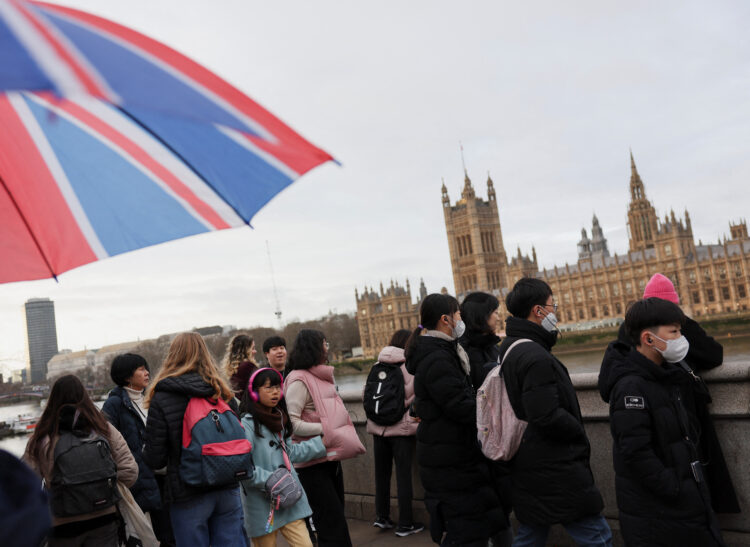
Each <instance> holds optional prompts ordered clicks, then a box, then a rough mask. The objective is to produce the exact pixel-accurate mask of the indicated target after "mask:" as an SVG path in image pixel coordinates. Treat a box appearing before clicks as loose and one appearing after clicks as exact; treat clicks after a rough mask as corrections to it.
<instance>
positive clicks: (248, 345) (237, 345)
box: [223, 334, 257, 378]
mask: <svg viewBox="0 0 750 547" xmlns="http://www.w3.org/2000/svg"><path fill="white" fill-rule="evenodd" d="M243 361H250V362H251V363H253V364H254V365H256V366H257V363H256V362H255V359H253V339H252V337H251V336H248V335H247V334H238V335H236V336H233V337H232V339H231V340H230V341H229V344H227V351H226V353H225V354H224V367H223V368H224V374H225V375H226V377H227V378H231V377H232V375H233V374H234V373H235V372H237V367H239V366H240V363H242V362H243Z"/></svg>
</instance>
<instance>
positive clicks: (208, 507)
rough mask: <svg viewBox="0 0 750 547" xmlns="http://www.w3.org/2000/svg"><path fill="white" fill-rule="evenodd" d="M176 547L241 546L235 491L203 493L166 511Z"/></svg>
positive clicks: (242, 534) (244, 542) (239, 506)
mask: <svg viewBox="0 0 750 547" xmlns="http://www.w3.org/2000/svg"><path fill="white" fill-rule="evenodd" d="M169 516H170V518H171V520H172V529H173V530H174V538H175V541H176V542H177V546H178V547H182V546H185V547H203V546H205V547H208V546H209V545H216V546H218V545H221V546H222V547H225V546H226V547H245V546H246V545H247V540H246V538H245V531H244V530H243V528H242V524H243V514H242V504H241V502H240V490H239V488H228V489H225V490H214V491H213V492H206V493H205V494H201V495H200V496H198V497H196V498H193V499H191V500H188V501H182V502H177V503H174V504H172V506H171V507H170V508H169Z"/></svg>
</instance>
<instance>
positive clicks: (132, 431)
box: [102, 386, 161, 512]
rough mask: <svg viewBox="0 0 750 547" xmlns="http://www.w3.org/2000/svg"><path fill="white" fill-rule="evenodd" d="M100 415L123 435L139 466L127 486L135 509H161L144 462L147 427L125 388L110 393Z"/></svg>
mask: <svg viewBox="0 0 750 547" xmlns="http://www.w3.org/2000/svg"><path fill="white" fill-rule="evenodd" d="M102 412H103V413H104V415H105V416H106V417H107V419H108V420H109V422H110V423H111V424H112V425H113V426H115V429H117V430H118V431H119V432H120V434H122V436H123V438H124V439H125V442H127V443H128V448H130V452H131V453H132V454H133V458H135V461H136V463H137V464H138V480H137V481H136V482H135V484H134V485H133V486H131V487H130V492H131V493H132V494H133V498H135V501H136V503H137V504H138V506H139V507H140V508H141V509H142V510H143V512H148V511H154V510H157V509H161V495H160V494H159V486H158V484H157V483H156V478H155V477H154V472H153V471H152V470H151V468H150V467H149V466H148V465H146V462H145V461H143V443H144V440H145V437H146V424H144V423H143V419H142V418H141V416H140V414H139V411H138V410H137V409H136V408H134V406H133V402H132V401H131V400H130V397H129V396H128V393H127V391H125V388H123V387H120V386H117V387H116V388H114V389H113V390H112V391H110V392H109V397H108V398H107V400H106V401H104V406H103V407H102Z"/></svg>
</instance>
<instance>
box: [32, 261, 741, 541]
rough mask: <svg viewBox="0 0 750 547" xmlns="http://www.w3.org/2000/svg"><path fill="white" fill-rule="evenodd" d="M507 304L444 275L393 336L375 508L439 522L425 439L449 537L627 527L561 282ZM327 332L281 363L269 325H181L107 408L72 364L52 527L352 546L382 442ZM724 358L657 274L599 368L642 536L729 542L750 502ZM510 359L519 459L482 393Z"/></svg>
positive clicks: (54, 467) (375, 396)
mask: <svg viewBox="0 0 750 547" xmlns="http://www.w3.org/2000/svg"><path fill="white" fill-rule="evenodd" d="M505 304H506V308H507V310H508V311H509V313H510V317H508V318H507V319H506V320H505V325H504V330H505V333H504V334H505V336H504V338H503V339H502V340H501V338H500V337H499V336H498V332H499V331H500V330H502V328H503V325H502V320H501V318H500V316H499V306H500V303H499V301H498V300H497V298H496V297H495V296H493V295H491V294H487V293H482V292H476V293H472V294H469V295H468V296H466V297H465V298H464V300H463V302H461V303H460V304H459V302H458V301H457V300H456V299H455V298H453V297H452V296H450V295H447V294H431V295H428V296H427V297H425V298H424V299H423V300H422V302H421V305H420V312H419V313H420V315H419V321H420V324H419V325H418V326H417V327H416V329H415V330H414V331H411V332H410V331H406V330H399V331H396V332H395V333H393V336H392V338H391V340H390V343H389V344H388V345H387V346H386V347H384V348H383V349H382V351H381V352H380V354H379V356H378V363H377V364H376V365H375V367H373V370H372V372H371V373H370V375H369V376H368V379H367V383H366V384H365V387H364V390H363V399H364V408H365V412H366V414H367V429H366V430H367V433H369V434H371V435H372V447H373V459H374V469H375V514H374V515H373V517H374V522H373V526H375V527H378V528H381V529H383V530H392V531H393V532H394V533H395V535H396V536H399V537H405V536H409V535H411V534H415V533H419V532H421V531H422V530H423V529H424V527H425V526H424V524H422V523H420V522H417V521H415V520H414V509H413V500H412V498H413V488H412V466H413V462H414V459H415V456H416V465H417V467H418V470H419V477H420V479H421V483H422V486H423V488H424V505H425V509H426V512H427V514H428V515H429V533H430V535H431V537H432V539H433V540H434V541H435V543H437V544H439V545H444V546H465V547H487V546H493V547H501V546H502V547H506V546H510V545H513V546H517V547H525V546H543V545H545V543H546V541H547V536H548V534H549V530H550V527H551V526H552V525H554V524H560V525H562V526H563V527H564V528H565V530H566V531H567V533H568V534H569V535H570V536H571V538H572V539H573V541H575V543H576V544H578V545H582V546H609V545H612V532H611V530H610V527H609V524H608V522H607V520H606V519H605V518H604V517H603V516H602V510H603V506H604V503H603V499H602V496H601V494H600V492H599V490H598V488H597V486H596V484H595V480H594V476H593V473H592V471H591V466H590V463H589V459H590V454H591V446H590V443H589V439H588V436H587V434H586V430H585V428H584V423H583V418H582V415H581V410H580V407H579V404H578V399H577V396H576V391H575V389H574V386H573V383H572V382H571V378H570V375H569V373H568V370H567V368H566V367H565V365H564V364H563V363H562V362H561V361H560V360H559V359H558V358H557V357H555V355H554V354H553V353H552V348H553V346H554V345H555V343H556V342H557V340H558V338H559V336H560V333H559V331H558V329H557V317H556V311H557V304H556V303H555V300H554V295H553V294H552V290H551V289H550V287H549V286H548V285H547V284H546V283H545V282H544V281H542V280H539V279H533V278H524V279H521V280H519V281H518V282H517V283H516V284H515V286H514V287H513V289H512V290H511V291H510V292H509V293H508V294H507V297H506V300H505ZM328 347H329V345H328V342H327V340H326V337H325V334H324V333H322V332H320V331H316V330H302V331H301V332H300V333H299V334H298V335H297V337H296V339H295V340H294V344H293V345H292V347H291V351H289V352H288V353H287V348H286V342H285V340H284V339H282V338H280V337H277V336H275V337H272V338H269V339H267V340H265V341H264V342H263V346H262V351H263V354H264V356H265V361H266V364H265V365H264V366H261V365H260V364H258V362H257V361H256V348H255V341H254V340H253V339H252V338H251V337H249V336H247V335H242V334H241V335H237V336H235V337H234V338H233V339H232V340H231V341H230V343H229V346H228V348H227V351H226V356H225V358H224V362H223V365H222V366H221V367H219V366H217V364H216V363H215V362H214V360H213V358H212V357H211V355H210V353H209V351H208V349H207V347H206V344H205V342H204V341H203V339H202V337H201V336H200V335H199V334H197V333H183V334H179V335H177V336H176V337H175V338H174V340H173V341H172V343H171V346H170V348H169V351H168V354H167V356H166V357H165V359H164V362H163V363H162V364H161V367H160V369H159V371H158V373H157V374H156V377H155V378H153V379H151V377H150V369H149V364H148V363H147V362H146V361H145V360H144V359H143V357H141V356H139V355H135V354H124V355H120V356H118V357H116V358H115V359H114V360H113V362H112V366H111V377H112V380H113V382H114V383H115V384H116V387H115V388H114V389H113V390H112V391H111V393H110V394H109V398H108V399H107V400H106V402H105V403H104V406H103V408H102V410H101V411H99V410H98V409H97V408H96V406H95V405H94V403H93V402H92V400H91V398H90V397H89V395H88V393H87V391H86V389H85V388H84V386H83V385H82V384H81V382H80V380H79V379H78V378H77V377H75V376H72V375H69V376H63V377H62V378H60V379H58V380H57V381H56V382H55V384H54V385H53V387H52V390H51V392H50V396H49V400H48V402H47V405H46V407H45V409H44V412H43V414H42V417H41V419H40V421H39V424H38V425H37V428H36V430H35V432H34V434H33V435H32V437H31V439H30V441H29V443H28V446H27V449H26V453H25V455H24V460H25V462H26V463H28V464H29V466H30V467H31V468H32V469H33V470H34V471H36V473H37V474H38V475H39V476H41V478H42V479H43V483H44V485H45V486H46V489H47V491H48V497H49V507H50V509H51V514H52V522H51V529H50V532H49V534H48V537H47V541H48V544H49V545H50V546H52V547H55V546H74V545H75V546H78V545H81V546H88V545H92V546H93V545H96V546H109V545H111V546H116V545H120V544H126V543H127V541H128V538H130V539H131V540H135V538H138V540H139V541H140V542H141V544H143V545H150V544H153V545H163V546H169V545H177V546H191V547H192V546H198V545H205V546H208V545H214V546H219V545H220V546H226V547H232V546H246V545H250V543H252V544H253V545H255V546H262V547H270V546H274V545H276V541H277V536H278V534H281V535H282V536H283V537H284V538H285V539H286V541H287V543H288V544H289V545H291V546H292V547H311V546H312V545H318V546H319V547H329V546H330V547H334V546H335V547H347V546H351V545H352V540H351V537H350V534H349V529H348V526H347V521H346V518H345V498H344V491H345V489H344V479H343V472H342V466H341V462H342V461H343V460H346V459H350V458H355V457H357V456H360V455H361V454H364V453H365V448H364V446H363V444H362V441H361V440H360V438H359V436H358V435H357V433H356V431H355V428H354V425H353V423H352V420H351V418H350V415H349V412H348V411H347V409H346V407H345V406H344V403H343V401H342V400H341V398H340V396H339V394H338V390H337V387H336V384H335V382H334V374H333V372H334V368H333V366H331V365H329V364H328ZM721 362H722V348H721V345H720V344H718V343H717V342H716V341H714V340H713V339H712V338H711V337H710V336H708V335H707V334H706V333H705V331H703V329H701V327H700V326H699V325H698V324H697V323H696V322H695V321H694V320H692V319H690V318H688V317H686V316H685V315H684V313H683V312H682V310H681V309H680V307H679V297H678V296H677V293H676V291H675V290H674V286H673V285H672V284H671V282H670V281H669V280H668V279H667V278H666V277H664V276H661V275H660V274H657V275H655V276H654V277H653V278H652V280H651V281H650V282H649V284H648V285H647V286H646V291H645V293H644V298H643V299H642V300H640V301H638V302H635V303H633V304H632V305H631V306H630V307H629V309H628V311H627V313H626V316H625V321H624V323H623V324H622V327H621V329H620V332H619V334H618V338H617V340H615V341H613V342H612V343H611V344H610V345H609V346H608V348H607V350H606V352H605V355H604V360H603V362H602V366H601V371H600V375H599V390H600V393H601V396H602V399H603V400H604V401H605V402H606V403H608V404H609V408H610V427H611V432H612V440H613V441H612V453H613V465H614V471H615V486H616V499H617V506H618V509H619V525H620V531H621V534H622V537H623V539H624V541H625V543H626V544H627V545H629V546H644V545H645V546H650V545H654V546H667V545H683V546H696V547H697V546H701V547H703V546H721V545H724V543H723V539H722V536H721V531H720V529H719V526H718V523H717V519H716V512H739V505H738V501H737V496H736V494H735V492H734V488H733V486H732V481H731V478H730V475H729V472H728V470H727V465H726V462H725V461H724V457H723V454H722V451H721V447H720V445H719V442H718V437H717V435H716V431H715V429H714V427H713V424H712V421H711V418H710V416H709V414H708V410H707V404H708V403H709V402H710V394H709V392H708V389H707V388H706V386H705V384H704V383H703V382H702V380H701V379H700V377H699V376H698V375H697V374H696V373H697V372H699V371H701V370H705V369H709V368H713V367H716V366H719V365H720V364H721ZM498 367H499V368H498ZM493 376H501V377H502V386H503V387H502V389H503V394H504V395H505V396H507V402H508V404H509V406H507V409H506V410H502V412H509V413H511V414H512V415H513V416H512V418H513V419H514V420H515V422H514V423H517V424H520V425H519V427H520V429H519V430H518V431H519V433H518V435H519V438H518V441H519V442H518V443H517V448H514V451H513V453H512V454H510V455H509V456H508V457H503V458H501V459H499V460H497V459H492V458H490V457H488V456H487V452H483V446H482V435H481V433H482V432H478V429H477V419H478V414H477V408H478V406H477V405H478V403H477V393H478V391H479V392H480V393H482V388H483V385H485V384H486V383H488V382H490V379H491V377H493ZM493 385H495V384H493ZM505 392H507V394H506V393H505ZM195 401H203V403H201V404H195V403H194V402H195ZM205 401H208V403H207V404H206V403H205ZM201 405H202V406H201ZM204 408H205V411H203V410H201V409H204ZM498 412H501V411H498ZM240 424H241V426H240ZM236 431H239V432H240V433H239V434H238V435H235V436H234V437H233V436H232V435H233V432H236ZM478 433H480V434H479V435H478ZM485 434H487V433H486V432H485ZM489 434H493V432H490V433H489ZM502 434H505V435H508V433H507V430H506V431H503V433H502ZM196 443H197V444H198V447H197V452H195V450H194V448H193V447H194V446H195V445H196ZM188 454H197V456H193V457H194V458H197V460H195V461H197V464H196V463H195V462H194V461H193V460H188V459H187V457H188ZM250 457H251V458H252V460H250V459H249V458H250ZM249 462H251V463H249ZM394 464H395V470H396V484H397V496H396V497H397V501H398V517H397V521H396V522H394V520H392V519H391V494H390V483H391V474H392V468H393V466H394ZM196 465H197V467H196ZM511 512H512V513H513V514H514V516H515V519H516V520H517V521H518V524H519V525H518V527H517V530H516V532H515V534H514V533H513V528H512V526H511ZM146 516H148V518H146Z"/></svg>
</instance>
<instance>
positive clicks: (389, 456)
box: [372, 435, 415, 526]
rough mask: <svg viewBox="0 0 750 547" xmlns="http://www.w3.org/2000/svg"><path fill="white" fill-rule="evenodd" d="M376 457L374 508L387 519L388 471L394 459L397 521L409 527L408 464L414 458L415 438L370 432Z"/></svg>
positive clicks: (388, 507)
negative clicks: (372, 433) (386, 435)
mask: <svg viewBox="0 0 750 547" xmlns="http://www.w3.org/2000/svg"><path fill="white" fill-rule="evenodd" d="M372 437H373V438H372V442H373V447H374V453H375V455H374V457H375V511H376V512H377V514H378V517H381V518H386V517H388V516H390V512H391V471H392V468H393V462H394V461H395V462H396V490H397V493H398V494H397V495H398V524H399V526H411V525H412V524H413V523H414V522H413V520H414V517H413V515H412V506H411V501H412V488H411V465H412V460H413V458H414V446H415V440H414V437H382V436H380V435H373V436H372Z"/></svg>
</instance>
